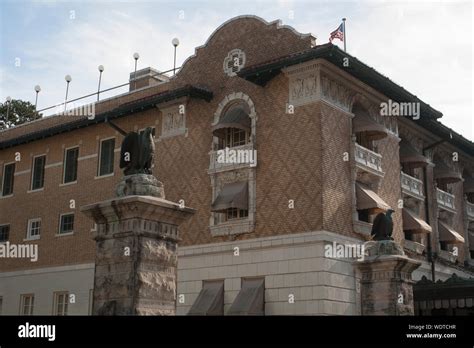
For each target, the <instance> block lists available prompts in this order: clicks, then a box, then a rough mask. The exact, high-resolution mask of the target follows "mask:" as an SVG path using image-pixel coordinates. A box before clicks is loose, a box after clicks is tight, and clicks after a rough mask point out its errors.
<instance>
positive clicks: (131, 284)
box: [81, 178, 194, 315]
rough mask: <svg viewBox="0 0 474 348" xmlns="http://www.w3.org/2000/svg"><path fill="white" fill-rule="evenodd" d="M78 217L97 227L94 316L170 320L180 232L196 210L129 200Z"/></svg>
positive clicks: (156, 201) (100, 206)
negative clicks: (157, 316)
mask: <svg viewBox="0 0 474 348" xmlns="http://www.w3.org/2000/svg"><path fill="white" fill-rule="evenodd" d="M142 179H143V178H141V179H140V180H142ZM160 184H161V183H160ZM163 196H164V193H163V194H162V197H163ZM81 211H82V212H83V213H84V214H86V215H87V216H88V217H90V218H91V219H93V220H94V222H95V223H96V224H97V230H96V231H95V236H94V239H95V241H96V260H95V276H94V302H93V314H94V315H174V314H175V311H176V288H177V286H176V278H177V277H176V276H177V274H176V273H177V262H178V255H177V243H178V240H179V239H178V226H179V225H180V224H181V223H182V222H183V221H184V220H185V219H186V218H188V217H190V216H191V215H192V214H193V213H194V210H193V209H190V208H181V207H180V206H179V205H178V204H176V203H173V202H170V201H167V200H165V199H164V198H160V197H152V196H137V195H132V196H122V197H118V198H114V199H111V200H107V201H103V202H99V203H95V204H91V205H87V206H84V207H82V208H81Z"/></svg>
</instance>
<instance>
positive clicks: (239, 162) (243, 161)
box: [208, 143, 257, 173]
mask: <svg viewBox="0 0 474 348" xmlns="http://www.w3.org/2000/svg"><path fill="white" fill-rule="evenodd" d="M209 155H210V163H209V171H208V173H216V172H222V171H227V170H235V169H239V168H247V167H255V166H256V165H257V150H254V146H253V144H252V143H248V144H245V145H241V146H235V147H231V148H225V149H222V150H216V151H211V152H209Z"/></svg>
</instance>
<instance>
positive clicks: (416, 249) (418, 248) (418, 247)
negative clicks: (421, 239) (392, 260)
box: [403, 239, 425, 255]
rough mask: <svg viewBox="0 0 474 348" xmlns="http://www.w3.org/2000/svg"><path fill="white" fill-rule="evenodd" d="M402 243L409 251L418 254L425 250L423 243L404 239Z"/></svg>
mask: <svg viewBox="0 0 474 348" xmlns="http://www.w3.org/2000/svg"><path fill="white" fill-rule="evenodd" d="M403 243H404V245H403V246H404V248H405V250H408V251H411V252H413V253H416V254H418V255H421V254H423V251H424V250H425V246H424V245H423V244H421V243H418V242H414V241H412V240H408V239H405V240H404V242H403Z"/></svg>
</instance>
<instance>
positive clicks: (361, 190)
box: [356, 184, 390, 212]
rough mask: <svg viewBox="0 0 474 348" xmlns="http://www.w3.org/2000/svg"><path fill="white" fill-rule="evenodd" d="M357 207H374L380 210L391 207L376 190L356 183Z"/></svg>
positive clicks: (362, 208) (361, 208)
mask: <svg viewBox="0 0 474 348" xmlns="http://www.w3.org/2000/svg"><path fill="white" fill-rule="evenodd" d="M356 197H357V209H358V210H364V209H374V210H376V211H378V212H381V211H386V210H388V209H390V206H389V205H388V204H387V203H385V202H384V200H383V199H382V198H380V197H379V196H378V195H377V194H376V193H375V192H374V191H372V190H371V189H369V188H367V187H365V186H362V185H361V184H356Z"/></svg>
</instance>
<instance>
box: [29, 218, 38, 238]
mask: <svg viewBox="0 0 474 348" xmlns="http://www.w3.org/2000/svg"><path fill="white" fill-rule="evenodd" d="M40 234H41V219H30V220H28V233H27V236H26V238H28V239H39V238H40Z"/></svg>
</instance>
